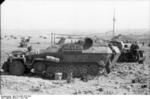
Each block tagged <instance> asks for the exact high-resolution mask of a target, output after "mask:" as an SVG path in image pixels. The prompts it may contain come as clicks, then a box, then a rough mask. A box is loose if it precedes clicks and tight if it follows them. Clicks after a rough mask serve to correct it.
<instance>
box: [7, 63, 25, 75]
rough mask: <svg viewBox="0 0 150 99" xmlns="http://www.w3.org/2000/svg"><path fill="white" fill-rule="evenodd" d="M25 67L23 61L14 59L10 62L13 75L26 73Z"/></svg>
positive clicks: (10, 71)
mask: <svg viewBox="0 0 150 99" xmlns="http://www.w3.org/2000/svg"><path fill="white" fill-rule="evenodd" d="M24 72H25V67H24V65H23V63H22V62H21V61H18V60H14V61H12V62H11V63H10V64H9V73H10V74H12V75H17V76H20V75H22V74H24Z"/></svg>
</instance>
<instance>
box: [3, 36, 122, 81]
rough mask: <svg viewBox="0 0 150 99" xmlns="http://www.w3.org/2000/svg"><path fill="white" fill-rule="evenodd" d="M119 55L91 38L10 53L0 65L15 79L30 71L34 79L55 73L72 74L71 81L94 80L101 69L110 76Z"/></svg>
mask: <svg viewBox="0 0 150 99" xmlns="http://www.w3.org/2000/svg"><path fill="white" fill-rule="evenodd" d="M119 55H120V51H119V49H118V47H115V46H110V45H109V44H108V43H106V42H103V41H100V40H97V39H94V38H89V37H85V38H83V39H79V40H76V41H75V42H71V43H70V42H69V43H68V42H66V40H65V39H64V38H63V39H61V40H60V41H59V42H58V43H57V44H55V45H52V46H50V47H48V48H46V49H39V50H36V51H34V50H33V51H26V52H24V51H13V52H12V53H11V54H10V55H9V57H8V59H7V61H6V62H5V63H4V64H3V69H4V71H5V72H9V73H10V74H12V75H18V76H19V75H23V74H25V73H27V72H30V71H31V70H34V71H35V73H36V74H37V75H48V76H49V77H53V76H54V74H55V73H57V72H61V73H62V74H63V78H65V77H66V75H67V73H68V72H72V74H73V77H82V76H85V75H92V76H96V75H98V74H99V72H100V70H102V68H104V69H103V70H106V72H107V73H110V71H111V66H112V65H113V64H114V63H115V62H116V61H117V60H118V57H119Z"/></svg>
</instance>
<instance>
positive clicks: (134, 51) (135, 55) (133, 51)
mask: <svg viewBox="0 0 150 99" xmlns="http://www.w3.org/2000/svg"><path fill="white" fill-rule="evenodd" d="M138 49H139V45H138V44H137V42H136V41H135V42H134V43H133V44H132V45H131V47H130V51H131V54H132V55H133V58H134V59H135V60H138V58H139V53H138Z"/></svg>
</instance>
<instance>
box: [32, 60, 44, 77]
mask: <svg viewBox="0 0 150 99" xmlns="http://www.w3.org/2000/svg"><path fill="white" fill-rule="evenodd" d="M33 68H34V69H35V73H36V74H39V75H41V74H42V72H43V71H45V70H46V66H45V64H44V63H42V62H36V63H34V64H33Z"/></svg>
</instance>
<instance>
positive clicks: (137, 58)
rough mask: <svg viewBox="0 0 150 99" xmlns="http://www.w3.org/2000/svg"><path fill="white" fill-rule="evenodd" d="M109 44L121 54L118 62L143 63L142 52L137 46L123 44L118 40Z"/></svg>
mask: <svg viewBox="0 0 150 99" xmlns="http://www.w3.org/2000/svg"><path fill="white" fill-rule="evenodd" d="M109 43H110V44H111V45H113V46H117V47H118V48H119V50H120V52H121V55H120V57H119V59H118V62H138V63H143V62H144V60H145V56H144V51H143V50H140V48H139V46H138V44H134V43H124V42H123V41H120V40H112V41H110V42H109Z"/></svg>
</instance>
